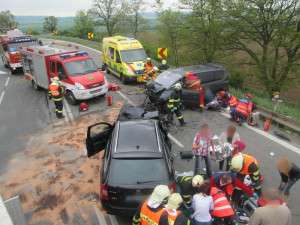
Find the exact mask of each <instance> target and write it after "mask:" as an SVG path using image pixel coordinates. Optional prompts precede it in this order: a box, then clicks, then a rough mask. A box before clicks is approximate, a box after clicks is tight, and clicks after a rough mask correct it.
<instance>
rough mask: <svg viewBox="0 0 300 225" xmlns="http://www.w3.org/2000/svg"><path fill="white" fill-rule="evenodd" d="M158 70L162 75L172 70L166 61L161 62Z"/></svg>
mask: <svg viewBox="0 0 300 225" xmlns="http://www.w3.org/2000/svg"><path fill="white" fill-rule="evenodd" d="M158 69H159V72H160V73H162V72H165V71H166V70H168V69H170V66H169V65H168V64H167V61H166V60H165V59H164V60H163V61H161V65H159V67H158Z"/></svg>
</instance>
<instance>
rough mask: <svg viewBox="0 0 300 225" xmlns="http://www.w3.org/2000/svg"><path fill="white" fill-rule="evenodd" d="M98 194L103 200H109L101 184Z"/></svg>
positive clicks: (104, 187)
mask: <svg viewBox="0 0 300 225" xmlns="http://www.w3.org/2000/svg"><path fill="white" fill-rule="evenodd" d="M100 194H101V197H102V198H103V199H105V200H109V197H108V190H107V187H106V186H104V185H103V184H101V189H100Z"/></svg>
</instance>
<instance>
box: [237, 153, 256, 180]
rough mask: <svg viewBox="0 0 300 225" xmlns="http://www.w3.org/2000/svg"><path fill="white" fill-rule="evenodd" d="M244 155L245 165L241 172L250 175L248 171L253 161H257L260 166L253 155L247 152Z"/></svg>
mask: <svg viewBox="0 0 300 225" xmlns="http://www.w3.org/2000/svg"><path fill="white" fill-rule="evenodd" d="M243 157H244V162H245V164H244V167H243V169H242V170H241V171H240V172H239V173H240V174H246V175H250V173H249V172H248V168H249V166H250V165H251V164H252V163H255V164H256V165H257V167H258V162H257V160H256V159H255V158H254V157H253V156H251V155H247V154H243Z"/></svg>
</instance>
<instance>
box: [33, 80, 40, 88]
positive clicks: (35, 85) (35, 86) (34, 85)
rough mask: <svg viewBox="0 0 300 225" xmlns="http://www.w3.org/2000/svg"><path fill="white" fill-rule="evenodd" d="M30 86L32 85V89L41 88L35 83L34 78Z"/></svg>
mask: <svg viewBox="0 0 300 225" xmlns="http://www.w3.org/2000/svg"><path fill="white" fill-rule="evenodd" d="M31 86H32V87H33V89H34V90H36V91H39V90H41V88H40V87H39V86H38V85H37V84H36V82H35V81H34V80H32V81H31Z"/></svg>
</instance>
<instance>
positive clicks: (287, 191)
mask: <svg viewBox="0 0 300 225" xmlns="http://www.w3.org/2000/svg"><path fill="white" fill-rule="evenodd" d="M298 180H299V179H296V180H290V181H288V182H287V183H286V184H285V185H282V182H281V183H280V185H279V190H281V191H283V190H284V192H283V194H284V195H287V196H288V195H290V189H291V187H292V186H293V185H294V184H295V183H296V182H297V181H298Z"/></svg>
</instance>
